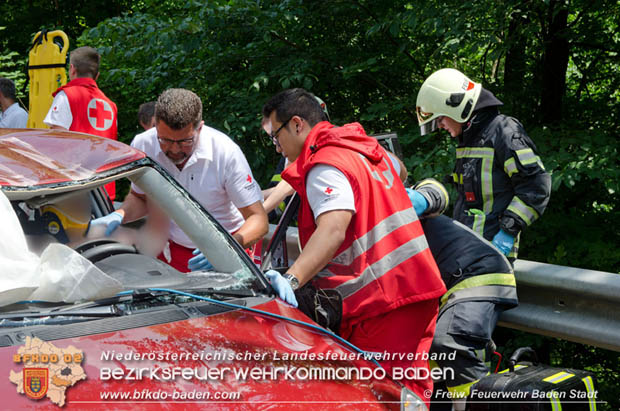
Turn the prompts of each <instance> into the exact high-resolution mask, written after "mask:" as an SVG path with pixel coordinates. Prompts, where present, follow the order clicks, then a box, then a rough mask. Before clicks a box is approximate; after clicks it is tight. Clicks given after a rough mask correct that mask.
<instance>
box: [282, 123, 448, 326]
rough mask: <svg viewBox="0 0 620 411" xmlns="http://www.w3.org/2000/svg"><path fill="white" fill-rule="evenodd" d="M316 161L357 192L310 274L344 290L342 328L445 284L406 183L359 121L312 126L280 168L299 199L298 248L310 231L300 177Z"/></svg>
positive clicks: (440, 290)
mask: <svg viewBox="0 0 620 411" xmlns="http://www.w3.org/2000/svg"><path fill="white" fill-rule="evenodd" d="M319 163H321V164H328V165H331V166H334V167H336V168H338V169H339V170H340V171H341V172H342V173H343V174H344V175H345V176H346V177H347V179H348V181H349V183H350V184H351V187H352V189H353V193H354V196H355V207H356V212H355V214H354V215H353V218H352V220H351V223H350V224H349V227H348V228H347V232H346V236H345V240H344V241H343V243H342V244H341V246H340V248H339V249H338V250H337V251H336V253H335V256H334V257H333V259H332V262H331V263H330V264H329V265H328V266H327V267H326V270H324V271H323V272H321V273H320V274H319V275H318V276H317V277H315V279H314V282H315V285H316V286H318V287H320V288H328V289H332V288H335V289H337V290H338V291H340V293H341V294H342V295H343V297H344V307H343V322H346V323H347V324H345V325H343V327H346V326H347V325H352V324H354V323H356V322H358V321H361V320H364V319H366V318H370V317H374V316H378V315H381V314H383V313H385V312H387V311H390V310H393V309H395V308H398V307H400V306H403V305H406V304H410V303H415V302H419V301H423V300H428V299H434V298H439V297H440V296H441V295H443V294H444V292H445V291H446V289H445V287H444V285H443V282H442V281H441V277H440V275H439V270H438V268H437V265H436V264H435V262H434V260H433V257H432V255H431V253H430V250H429V248H428V244H427V242H426V239H425V237H424V234H423V231H422V227H421V225H420V221H419V220H418V218H417V216H416V214H415V211H414V210H413V207H412V206H411V202H410V200H409V197H408V196H407V193H406V191H405V189H404V186H403V184H402V183H401V181H400V179H399V178H398V174H396V172H395V170H394V167H393V166H392V164H391V161H390V160H389V158H388V157H387V154H386V152H385V150H383V148H381V147H380V146H379V144H378V143H377V140H376V139H373V138H371V137H368V136H367V135H366V133H365V132H364V130H363V128H362V127H361V125H359V124H357V123H353V124H347V125H345V126H342V127H334V126H332V125H331V124H330V123H328V122H321V123H319V124H317V125H316V126H315V127H314V128H313V129H312V131H311V133H310V134H309V135H308V137H307V138H306V142H305V145H304V147H303V149H302V152H301V154H300V156H299V158H298V159H297V160H296V161H295V162H294V163H292V164H291V165H290V166H289V167H288V168H287V169H286V170H285V171H284V172H283V173H282V177H283V178H284V179H285V180H286V181H288V182H289V184H291V185H292V186H293V187H294V188H295V190H296V191H297V192H298V193H299V194H300V197H301V201H302V202H301V207H300V214H299V236H300V241H301V244H302V246H304V245H305V244H306V243H307V241H308V239H309V238H310V237H311V235H312V233H313V232H314V230H315V229H316V225H315V221H314V216H313V214H312V210H311V208H310V205H309V203H308V199H307V198H306V187H305V179H306V176H307V173H308V172H309V171H310V169H311V168H312V167H313V166H314V165H316V164H319Z"/></svg>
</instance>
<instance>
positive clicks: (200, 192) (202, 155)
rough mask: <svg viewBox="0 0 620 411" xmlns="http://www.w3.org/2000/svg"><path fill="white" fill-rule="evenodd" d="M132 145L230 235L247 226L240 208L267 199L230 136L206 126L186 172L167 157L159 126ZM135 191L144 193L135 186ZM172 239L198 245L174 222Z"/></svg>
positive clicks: (190, 246) (142, 135) (184, 168)
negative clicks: (191, 197)
mask: <svg viewBox="0 0 620 411" xmlns="http://www.w3.org/2000/svg"><path fill="white" fill-rule="evenodd" d="M131 146H132V147H135V148H137V149H139V150H142V151H144V152H145V153H146V154H147V155H148V156H149V157H151V158H152V159H153V160H155V161H156V162H158V163H159V164H160V165H161V166H162V167H163V168H165V169H166V171H168V173H170V175H171V176H173V177H174V178H175V179H176V180H177V181H178V182H179V183H180V184H181V185H182V186H183V187H184V188H185V189H186V190H187V191H188V192H189V193H190V194H191V195H192V196H194V198H195V199H196V200H198V202H200V204H202V206H203V207H204V208H205V209H206V210H207V211H209V213H211V215H212V216H213V217H214V218H215V219H216V220H217V221H218V222H219V223H220V224H222V226H223V227H224V228H225V229H226V230H227V231H228V232H230V233H234V232H235V231H237V230H238V229H239V228H240V227H241V226H242V225H243V223H244V221H245V220H244V219H243V216H242V215H241V213H240V212H239V210H238V208H243V207H247V206H249V205H251V204H253V203H255V202H257V201H262V199H263V196H262V193H261V189H260V187H259V185H258V183H257V182H256V181H255V180H254V176H253V175H252V171H251V170H250V166H249V164H248V162H247V160H246V158H245V156H244V155H243V152H242V151H241V149H240V148H239V146H238V145H237V144H236V143H235V142H234V141H232V140H231V139H230V138H229V137H228V136H227V135H226V134H224V133H222V132H220V131H218V130H216V129H214V128H211V127H208V126H202V130H201V131H200V137H199V140H198V143H197V145H196V148H195V149H194V152H193V153H192V155H191V156H190V158H189V159H188V160H187V162H186V163H185V166H184V167H183V170H179V169H178V167H177V166H176V165H175V164H174V163H173V162H172V161H171V160H170V159H169V158H168V157H166V155H165V154H164V152H163V151H162V150H161V147H160V145H159V141H158V140H157V129H156V128H155V127H153V128H151V129H149V130H146V131H145V132H143V133H140V134H138V135H137V136H136V137H135V138H134V139H133V141H132V142H131ZM131 188H132V190H134V191H136V192H137V193H140V194H142V191H140V189H138V188H137V187H136V186H134V185H133V184H132V186H131ZM170 239H171V240H172V241H174V242H176V243H178V244H181V245H183V246H185V247H188V248H194V244H193V243H192V242H191V240H190V239H189V238H188V237H187V236H186V235H185V233H183V231H182V230H181V229H180V228H179V227H178V226H177V225H176V224H175V223H174V221H172V224H171V227H170Z"/></svg>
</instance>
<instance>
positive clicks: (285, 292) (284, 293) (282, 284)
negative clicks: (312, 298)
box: [265, 270, 297, 307]
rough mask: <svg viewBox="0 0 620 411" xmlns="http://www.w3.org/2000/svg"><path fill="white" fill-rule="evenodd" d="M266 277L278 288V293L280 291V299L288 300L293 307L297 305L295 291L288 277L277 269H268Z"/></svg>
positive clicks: (274, 287)
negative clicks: (283, 275)
mask: <svg viewBox="0 0 620 411" xmlns="http://www.w3.org/2000/svg"><path fill="white" fill-rule="evenodd" d="M265 277H267V279H268V280H269V282H270V283H271V286H272V287H273V289H274V290H276V293H278V297H280V299H282V300H284V301H286V302H287V303H289V304H290V305H292V306H293V307H297V299H296V298H295V291H293V289H292V288H291V285H290V284H289V282H288V281H287V280H286V278H284V277H282V276H281V275H280V273H279V272H277V271H276V270H269V271H267V272H266V273H265Z"/></svg>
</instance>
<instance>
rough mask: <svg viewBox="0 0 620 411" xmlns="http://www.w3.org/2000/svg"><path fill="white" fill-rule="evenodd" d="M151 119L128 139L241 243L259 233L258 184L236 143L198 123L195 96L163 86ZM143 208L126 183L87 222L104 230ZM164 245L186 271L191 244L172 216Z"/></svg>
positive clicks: (262, 223) (263, 228) (263, 227)
mask: <svg viewBox="0 0 620 411" xmlns="http://www.w3.org/2000/svg"><path fill="white" fill-rule="evenodd" d="M155 119H156V125H155V127H154V128H151V129H149V130H147V131H145V132H143V133H141V134H138V135H137V136H136V137H135V138H134V140H133V142H132V143H131V145H132V146H133V147H135V148H137V149H140V150H142V151H144V152H145V153H146V154H147V155H148V156H149V157H151V158H152V159H153V160H155V161H157V162H158V163H159V164H160V165H161V166H162V167H164V168H165V169H166V170H167V171H168V172H169V173H170V174H171V175H172V176H173V177H174V178H175V179H176V180H177V181H178V182H179V183H180V184H181V185H182V186H183V187H184V188H185V189H186V190H187V191H189V192H190V193H191V194H192V196H194V198H196V199H197V200H198V201H199V202H200V203H201V204H202V205H203V206H204V207H205V209H206V210H208V211H209V213H211V215H212V216H213V217H215V219H216V220H218V221H219V223H220V224H222V226H224V228H225V229H226V230H228V232H230V233H232V235H233V237H234V238H235V239H236V240H237V241H238V242H239V244H241V246H243V247H244V248H247V247H249V246H251V245H252V244H254V243H255V242H256V241H258V240H259V239H261V238H262V237H263V236H264V235H265V234H266V233H267V231H268V229H269V226H268V222H267V214H266V213H265V210H264V209H263V206H262V194H261V190H260V187H259V185H258V184H257V183H256V181H254V177H253V175H252V172H251V170H250V167H249V165H248V162H247V160H246V158H245V156H244V155H243V153H242V152H241V149H240V148H239V146H238V145H237V144H236V143H235V142H233V141H232V140H231V139H230V138H229V137H228V136H226V135H225V134H224V133H221V132H220V131H217V130H215V129H213V128H211V127H208V126H206V125H204V121H202V102H201V101H200V98H199V97H198V96H197V95H196V94H195V93H193V92H191V91H189V90H185V89H168V90H166V91H164V92H163V93H162V94H161V96H159V99H158V100H157V103H156V106H155ZM147 212H148V202H147V197H146V196H145V195H144V194H143V193H142V192H140V190H139V189H138V188H137V187H135V186H133V185H132V188H131V192H130V193H129V194H128V195H127V197H126V198H125V201H124V202H123V205H122V206H121V207H120V208H119V209H118V210H116V211H115V212H114V213H112V214H109V215H107V216H105V217H101V218H99V219H96V220H94V221H93V222H92V223H91V225H105V226H106V227H107V230H106V235H109V234H111V233H112V231H114V230H115V229H116V227H118V226H119V225H120V224H121V222H130V221H133V220H136V219H138V218H141V217H143V216H144V215H146V214H147ZM169 246H170V254H169V256H168V255H166V256H165V257H163V258H162V256H160V258H162V259H164V261H167V262H168V263H169V264H170V265H172V266H173V267H174V268H176V269H177V270H179V271H182V272H187V271H188V260H189V259H190V258H191V257H193V254H192V251H193V250H194V248H195V246H194V244H193V243H192V242H191V241H190V239H189V238H188V237H187V236H186V235H185V234H184V233H183V232H182V231H181V229H180V228H179V227H178V226H177V225H176V224H175V223H174V222H171V224H170V235H169ZM164 254H167V253H164ZM199 260H200V258H199ZM201 261H202V265H201V266H199V267H196V266H195V265H194V266H192V267H189V268H191V269H196V268H206V267H207V265H206V264H208V263H207V262H206V260H204V259H202V260H201Z"/></svg>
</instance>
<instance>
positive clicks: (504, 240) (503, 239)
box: [492, 228, 515, 255]
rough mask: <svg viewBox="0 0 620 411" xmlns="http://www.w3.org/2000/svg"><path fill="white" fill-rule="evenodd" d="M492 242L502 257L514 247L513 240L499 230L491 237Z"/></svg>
mask: <svg viewBox="0 0 620 411" xmlns="http://www.w3.org/2000/svg"><path fill="white" fill-rule="evenodd" d="M492 242H493V245H494V246H495V247H497V249H498V250H499V251H501V252H502V253H503V254H504V255H508V254H509V253H510V250H512V247H513V246H514V245H515V238H514V237H513V236H511V235H510V234H508V233H507V232H505V231H504V230H502V229H501V228H500V229H499V231H498V232H497V234H495V237H493V241H492Z"/></svg>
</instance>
